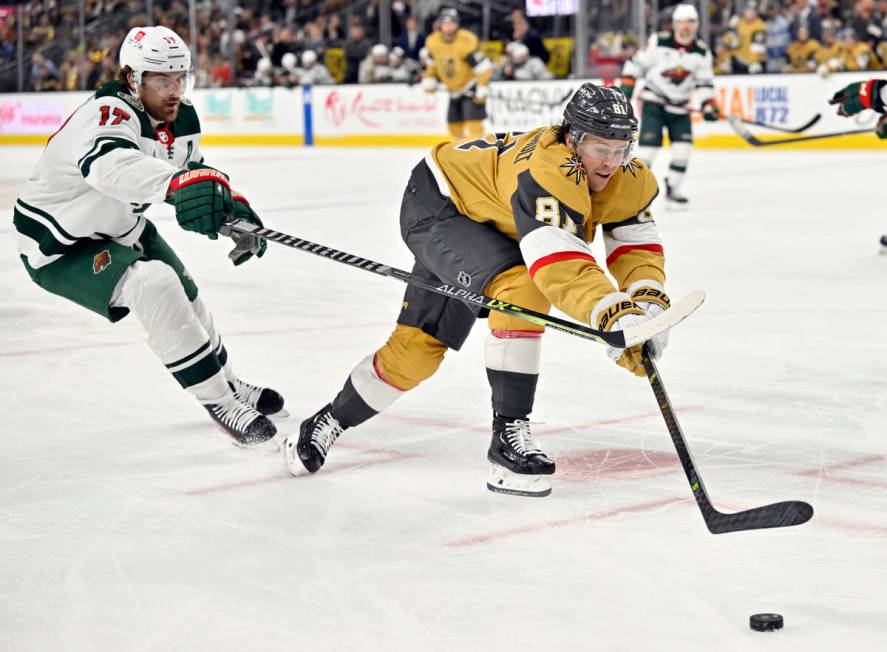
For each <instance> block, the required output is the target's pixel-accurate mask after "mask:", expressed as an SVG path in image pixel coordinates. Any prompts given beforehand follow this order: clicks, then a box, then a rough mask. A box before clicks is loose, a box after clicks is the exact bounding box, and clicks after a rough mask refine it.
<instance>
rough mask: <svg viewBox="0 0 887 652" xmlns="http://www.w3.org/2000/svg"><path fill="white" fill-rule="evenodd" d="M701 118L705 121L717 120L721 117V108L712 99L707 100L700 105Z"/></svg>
mask: <svg viewBox="0 0 887 652" xmlns="http://www.w3.org/2000/svg"><path fill="white" fill-rule="evenodd" d="M702 119H703V120H705V121H706V122H717V121H718V120H720V119H721V110H720V109H719V108H718V105H717V104H716V103H715V101H714V100H708V101H707V102H705V103H704V104H703V105H702Z"/></svg>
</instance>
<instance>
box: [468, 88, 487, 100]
mask: <svg viewBox="0 0 887 652" xmlns="http://www.w3.org/2000/svg"><path fill="white" fill-rule="evenodd" d="M488 90H489V89H488V88H487V87H486V86H478V87H477V88H475V89H474V97H472V98H471V99H472V100H474V103H475V104H486V101H487V92H488Z"/></svg>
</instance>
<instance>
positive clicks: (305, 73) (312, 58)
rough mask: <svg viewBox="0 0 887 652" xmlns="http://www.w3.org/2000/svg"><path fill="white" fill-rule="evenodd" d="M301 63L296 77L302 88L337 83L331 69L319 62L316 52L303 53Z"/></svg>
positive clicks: (307, 51)
mask: <svg viewBox="0 0 887 652" xmlns="http://www.w3.org/2000/svg"><path fill="white" fill-rule="evenodd" d="M300 63H301V64H302V65H301V66H300V67H299V68H297V69H296V77H297V79H298V80H299V81H298V83H299V84H301V85H302V86H321V85H327V84H335V83H336V80H335V78H334V77H333V74H332V73H331V72H330V71H329V68H327V67H326V66H325V65H323V64H322V63H318V62H317V54H316V53H315V52H314V50H305V51H304V52H302V55H301V59H300Z"/></svg>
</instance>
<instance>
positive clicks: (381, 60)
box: [357, 43, 391, 84]
mask: <svg viewBox="0 0 887 652" xmlns="http://www.w3.org/2000/svg"><path fill="white" fill-rule="evenodd" d="M357 79H358V81H359V82H360V83H361V84H379V83H384V82H390V81H391V64H390V63H389V59H388V46H386V45H385V44H384V43H376V44H375V45H374V46H373V47H372V48H370V53H369V54H368V55H367V58H366V59H364V60H363V61H362V62H361V63H360V72H358V75H357Z"/></svg>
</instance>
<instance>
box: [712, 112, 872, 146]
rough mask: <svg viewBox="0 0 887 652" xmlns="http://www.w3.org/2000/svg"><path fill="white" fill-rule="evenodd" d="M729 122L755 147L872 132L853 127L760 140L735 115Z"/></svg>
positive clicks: (729, 117) (729, 116)
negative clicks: (813, 134) (823, 132)
mask: <svg viewBox="0 0 887 652" xmlns="http://www.w3.org/2000/svg"><path fill="white" fill-rule="evenodd" d="M727 122H729V123H730V126H731V127H733V129H734V130H735V131H736V133H737V134H739V135H740V136H741V137H742V139H743V140H744V141H745V142H747V143H748V144H749V145H752V146H754V147H768V146H770V145H786V144H789V143H801V142H804V141H807V140H821V139H823V138H836V137H838V136H850V135H852V134H870V133H872V129H871V128H869V129H852V130H850V131H835V132H832V133H828V134H816V135H815V136H798V137H797V138H792V137H790V138H781V139H779V140H759V139H758V138H756V137H755V135H754V134H752V132H751V131H750V130H749V129H748V127H746V126H745V125H744V124H742V123H741V122H740V121H739V119H738V118H737V117H736V116H735V115H728V116H727Z"/></svg>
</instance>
